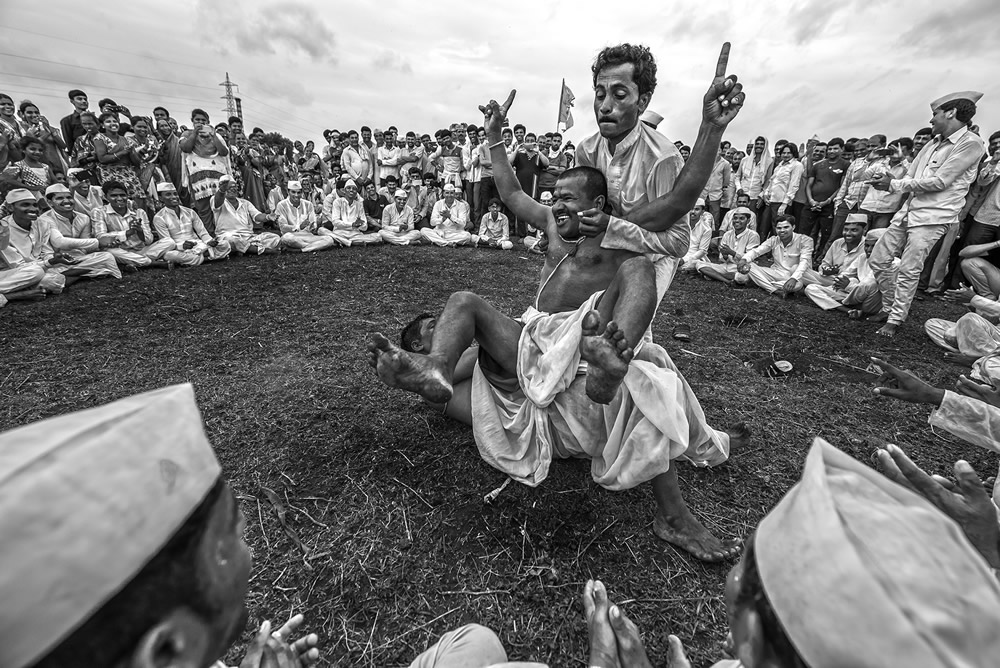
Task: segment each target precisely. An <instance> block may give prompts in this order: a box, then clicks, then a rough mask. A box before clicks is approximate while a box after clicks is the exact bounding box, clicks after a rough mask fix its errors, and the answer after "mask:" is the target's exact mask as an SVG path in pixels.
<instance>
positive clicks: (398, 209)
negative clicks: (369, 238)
mask: <svg viewBox="0 0 1000 668" xmlns="http://www.w3.org/2000/svg"><path fill="white" fill-rule="evenodd" d="M408 199H409V195H408V194H407V192H406V191H405V190H402V189H399V190H397V191H396V192H395V194H394V196H393V204H390V205H389V206H387V207H385V209H383V211H382V225H381V228H382V229H381V231H380V232H379V236H381V237H382V241H384V242H385V243H387V244H392V245H394V246H419V245H420V244H421V243H422V242H421V239H420V231H419V230H417V229H416V228H415V227H414V219H413V209H411V208H410V205H409V204H407V203H406V202H407V200H408Z"/></svg>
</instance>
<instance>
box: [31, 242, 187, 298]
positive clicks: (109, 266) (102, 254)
mask: <svg viewBox="0 0 1000 668" xmlns="http://www.w3.org/2000/svg"><path fill="white" fill-rule="evenodd" d="M170 243H173V242H172V241H171V242H170ZM75 259H76V260H77V263H76V264H57V265H55V266H52V267H46V268H45V273H46V274H49V275H53V274H56V275H59V278H60V279H61V285H60V286H59V291H60V292H61V291H62V288H64V287H66V279H65V278H64V277H63V276H62V274H64V273H65V272H67V271H69V270H70V269H74V270H80V269H85V270H86V273H83V274H78V275H79V276H85V277H86V278H99V277H101V276H111V277H113V278H121V277H122V270H121V269H119V268H118V263H117V262H115V257H114V256H113V255H112V254H111V253H110V252H109V251H97V252H94V253H87V254H86V255H84V256H82V257H78V258H75ZM42 287H43V288H45V289H46V290H48V289H49V287H48V286H47V285H46V284H45V282H44V281H43V282H42Z"/></svg>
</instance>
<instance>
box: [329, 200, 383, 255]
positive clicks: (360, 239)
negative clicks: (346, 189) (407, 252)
mask: <svg viewBox="0 0 1000 668" xmlns="http://www.w3.org/2000/svg"><path fill="white" fill-rule="evenodd" d="M328 219H329V222H330V223H331V224H332V225H333V229H332V230H327V229H325V228H324V229H323V230H321V231H320V234H325V235H328V236H331V237H333V238H334V239H335V240H336V241H337V243H340V244H342V245H344V246H350V245H351V244H354V245H356V246H364V245H367V244H377V243H381V242H382V237H381V236H379V233H378V232H370V233H368V234H366V233H365V232H366V230H367V229H368V219H367V217H366V216H365V207H364V203H363V202H362V200H361V198H360V197H355V198H354V201H353V202H349V201H348V200H347V198H346V197H337V198H336V199H334V200H333V203H332V204H331V206H330V215H329V216H328Z"/></svg>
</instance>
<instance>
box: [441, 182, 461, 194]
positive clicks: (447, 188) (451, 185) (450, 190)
mask: <svg viewBox="0 0 1000 668" xmlns="http://www.w3.org/2000/svg"><path fill="white" fill-rule="evenodd" d="M444 192H446V193H453V192H458V188H456V187H455V184H454V183H446V184H444Z"/></svg>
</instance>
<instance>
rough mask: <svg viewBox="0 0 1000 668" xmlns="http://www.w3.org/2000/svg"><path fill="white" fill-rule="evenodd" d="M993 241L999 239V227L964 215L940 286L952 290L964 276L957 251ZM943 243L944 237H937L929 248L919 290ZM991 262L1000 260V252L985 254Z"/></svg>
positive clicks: (931, 270)
mask: <svg viewBox="0 0 1000 668" xmlns="http://www.w3.org/2000/svg"><path fill="white" fill-rule="evenodd" d="M994 241H1000V227H994V226H992V225H983V224H982V223H977V222H976V221H975V220H973V218H972V216H968V217H966V219H965V221H964V222H963V223H962V231H961V233H959V235H958V238H957V239H955V243H953V244H952V245H951V253H950V254H949V256H948V273H947V274H946V275H945V278H944V284H943V285H942V286H941V287H943V288H944V289H945V290H953V289H955V288H957V287H958V283H959V282H960V281H961V280H963V279H964V278H965V275H964V274H962V269H961V265H962V259H961V258H960V257H959V256H958V253H959V252H960V251H961V250H962V249H963V248H965V247H966V246H976V245H978V244H989V243H993V242H994ZM943 243H944V237H942V238H941V239H938V241H937V243H936V244H934V247H933V248H931V252H930V255H928V256H927V260H926V261H925V262H924V268H923V270H922V271H921V272H920V282H919V283H918V284H917V287H918V288H920V289H921V290H926V289H927V287H928V285H929V284H930V280H931V273H932V272H933V270H934V262H935V261H936V260H937V256H938V255H939V254H940V253H941V247H942V244H943ZM987 257H988V258H989V260H990V262H992V263H993V264H997V261H998V260H1000V253H997V252H996V251H994V252H992V253H990V254H989V255H988V256H987Z"/></svg>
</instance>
